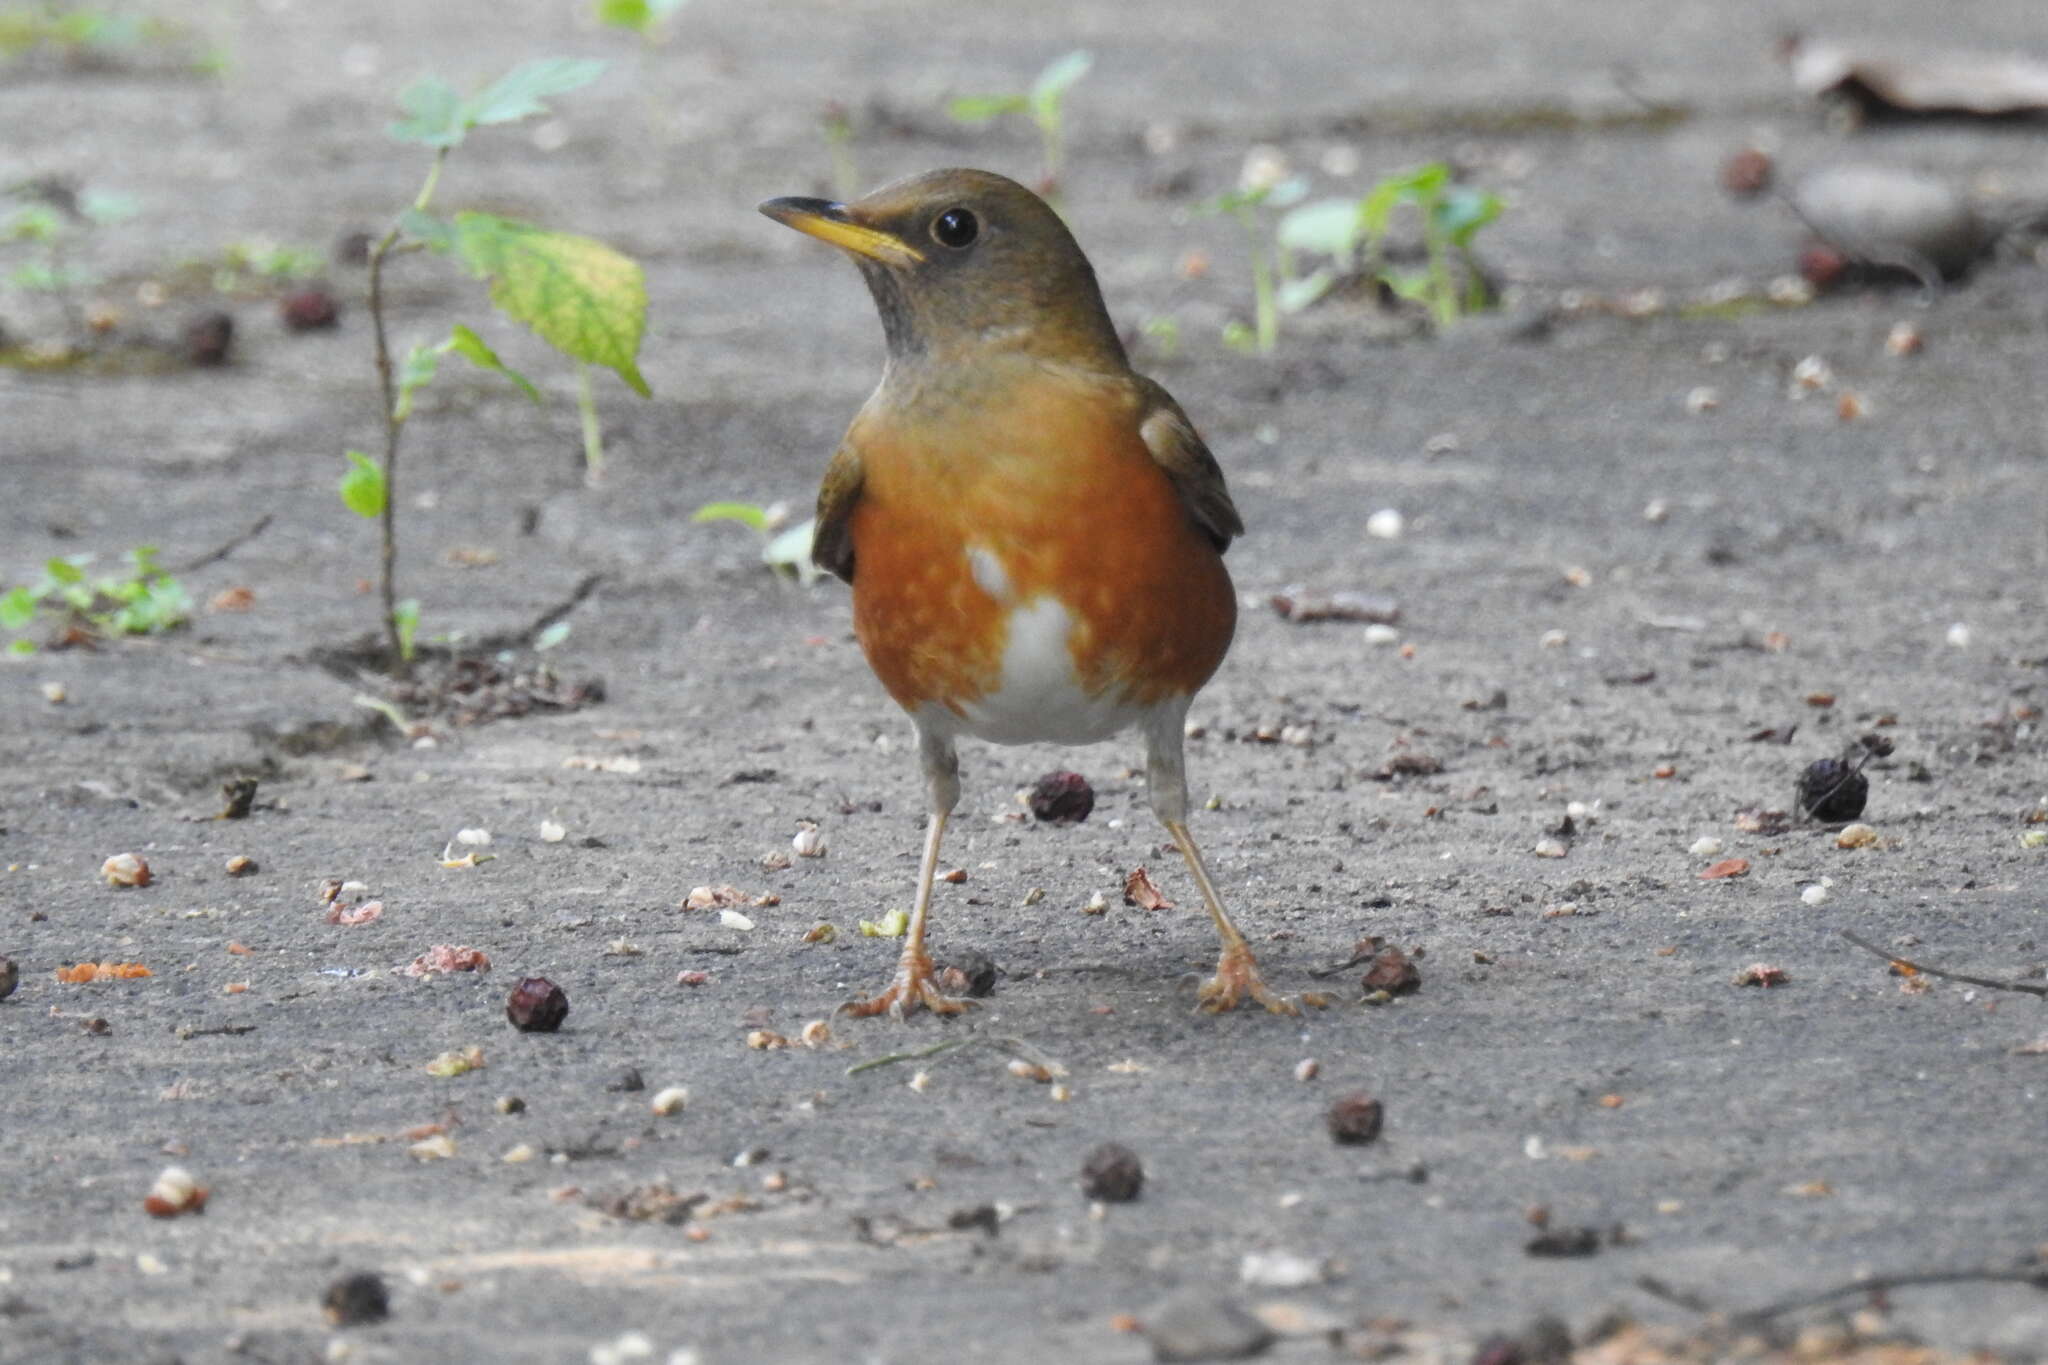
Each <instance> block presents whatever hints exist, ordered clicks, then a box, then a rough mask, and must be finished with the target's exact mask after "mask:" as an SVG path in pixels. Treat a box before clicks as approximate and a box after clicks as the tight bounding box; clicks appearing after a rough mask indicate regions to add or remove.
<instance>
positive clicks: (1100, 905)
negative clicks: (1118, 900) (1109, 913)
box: [1081, 891, 1109, 915]
mask: <svg viewBox="0 0 2048 1365" xmlns="http://www.w3.org/2000/svg"><path fill="white" fill-rule="evenodd" d="M1107 909H1109V898H1108V897H1107V896H1105V895H1103V894H1102V893H1101V892H1100V891H1097V892H1096V893H1095V894H1094V895H1092V896H1090V897H1089V898H1088V903H1087V904H1086V905H1084V906H1082V907H1081V913H1082V914H1084V915H1099V914H1101V913H1102V912H1103V911H1105V910H1107Z"/></svg>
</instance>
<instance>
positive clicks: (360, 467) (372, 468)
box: [341, 450, 384, 517]
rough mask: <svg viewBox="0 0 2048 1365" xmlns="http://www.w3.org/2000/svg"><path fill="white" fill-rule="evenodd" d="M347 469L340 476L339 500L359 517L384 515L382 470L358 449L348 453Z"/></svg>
mask: <svg viewBox="0 0 2048 1365" xmlns="http://www.w3.org/2000/svg"><path fill="white" fill-rule="evenodd" d="M348 462H349V471H348V473H346V474H344V475H342V476H341V500H342V502H343V503H344V504H345V505H346V506H347V507H348V510H349V511H351V512H353V513H355V514H356V515H357V516H359V517H380V516H383V515H384V471H383V470H381V469H379V468H377V464H376V462H375V461H374V460H372V459H371V458H370V457H369V456H367V455H365V454H363V452H362V451H360V450H351V451H350V452H349V453H348Z"/></svg>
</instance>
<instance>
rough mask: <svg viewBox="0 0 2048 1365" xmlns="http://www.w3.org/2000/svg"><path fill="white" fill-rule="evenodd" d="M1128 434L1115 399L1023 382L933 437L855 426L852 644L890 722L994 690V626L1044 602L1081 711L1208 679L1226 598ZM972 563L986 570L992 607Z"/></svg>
mask: <svg viewBox="0 0 2048 1365" xmlns="http://www.w3.org/2000/svg"><path fill="white" fill-rule="evenodd" d="M1138 416H1139V414H1138V412H1137V409H1136V401H1135V399H1134V397H1132V396H1131V395H1130V394H1128V393H1127V392H1125V391H1124V390H1122V389H1121V388H1117V389H1110V388H1107V387H1104V386H1102V385H1099V384H1082V383H1077V382H1076V381H1074V380H1073V379H1070V378H1065V377H1039V378H1037V379H1035V380H1034V381H1033V382H1029V383H1024V384H1017V385H1011V386H1008V387H1007V388H1006V390H1005V396H1004V398H1003V399H1002V400H1001V401H999V402H988V401H981V402H976V403H972V404H968V403H956V404H952V405H950V406H949V407H948V408H947V409H946V411H945V413H944V418H945V420H933V416H932V414H930V413H929V412H925V413H917V414H913V415H911V416H905V415H902V414H897V413H892V412H890V411H889V410H887V409H876V408H871V409H870V410H869V411H867V412H864V413H863V414H862V416H861V418H860V419H858V420H857V421H856V422H855V424H854V428H853V431H852V432H851V433H850V434H849V439H850V440H852V442H853V443H854V445H855V447H856V449H858V451H859V452H860V455H861V460H862V465H863V468H864V471H865V479H864V482H863V484H862V491H861V497H860V501H859V503H858V504H857V505H856V507H855V508H854V511H853V515H852V520H851V532H852V537H853V546H854V560H855V572H854V586H853V606H854V628H855V630H856V632H857V633H858V635H859V637H860V641H861V646H862V648H863V649H864V650H865V651H866V653H867V657H868V662H869V663H870V664H871V665H872V666H873V667H874V670H875V672H876V674H877V675H878V676H879V677H880V678H881V680H882V684H883V686H885V687H886V688H888V690H889V694H890V695H891V696H892V697H894V698H895V699H896V701H897V702H898V703H899V704H901V705H902V706H903V707H904V708H905V709H907V710H915V709H917V708H918V707H920V706H922V705H924V704H926V703H931V702H937V703H940V704H943V705H946V706H949V707H952V708H953V709H955V710H957V709H959V707H960V706H961V705H962V704H963V703H969V702H973V701H975V700H977V699H979V698H981V697H984V696H987V695H989V694H991V693H992V692H993V691H995V690H996V689H997V688H999V687H1000V685H1001V681H1002V676H1003V655H1004V649H1005V646H1006V644H1007V643H1008V621H1009V616H1010V613H1011V612H1012V611H1013V610H1015V609H1017V608H1018V607H1021V606H1026V605H1029V604H1030V603H1032V602H1035V601H1039V600H1041V599H1042V598H1043V597H1046V596H1050V597H1052V598H1054V599H1056V600H1057V601H1059V602H1060V603H1061V605H1062V606H1063V607H1064V608H1065V609H1066V612H1067V614H1068V615H1069V617H1070V618H1071V622H1072V624H1071V627H1070V629H1069V631H1068V646H1069V649H1070V651H1071V653H1072V656H1073V663H1074V669H1075V675H1076V678H1077V680H1078V682H1079V683H1080V685H1081V687H1082V688H1083V690H1084V691H1086V692H1088V693H1091V694H1098V693H1105V692H1107V693H1110V694H1112V695H1117V696H1120V697H1124V698H1127V699H1128V700H1130V701H1131V702H1134V703H1137V704H1140V705H1144V704H1149V703H1152V702H1155V701H1158V700H1161V699H1163V698H1165V697H1167V696H1169V695H1174V694H1187V693H1191V692H1193V691H1194V690H1195V689H1197V688H1199V687H1200V686H1201V685H1202V684H1203V683H1204V682H1206V681H1207V680H1208V679H1209V676H1210V675H1211V674H1212V673H1214V672H1215V671H1216V667H1217V665H1218V664H1219V663H1221V662H1222V660H1223V655H1224V652H1225V651H1226V650H1227V649H1228V648H1229V647H1230V637H1231V634H1232V631H1233V630H1234V629H1235V626H1236V619H1237V605H1236V594H1235V592H1234V590H1233V589H1232V587H1231V583H1230V575H1229V573H1228V572H1227V571H1226V570H1225V569H1224V567H1223V558H1222V556H1221V555H1219V554H1218V553H1217V552H1216V550H1215V548H1214V547H1213V546H1212V545H1210V544H1209V542H1208V540H1207V539H1206V538H1205V537H1204V536H1203V535H1202V534H1201V532H1200V531H1198V530H1197V529H1196V528H1195V526H1194V525H1193V523H1192V522H1191V521H1190V519H1189V517H1188V514H1187V512H1186V510H1185V508H1184V507H1183V506H1182V505H1181V502H1180V499H1179V496H1178V494H1177V493H1176V492H1175V491H1174V488H1173V485H1172V483H1171V482H1170V481H1169V480H1168V479H1167V477H1166V475H1165V473H1164V471H1162V470H1161V469H1160V467H1159V466H1158V464H1157V463H1156V462H1155V461H1154V460H1153V459H1152V456H1151V452H1150V451H1149V450H1147V449H1146V447H1145V443H1144V440H1143V439H1142V438H1141V437H1140V436H1139V434H1138V425H1137V422H1138ZM970 551H974V552H979V553H980V554H982V555H984V556H987V557H990V558H992V559H993V562H994V563H995V564H996V565H998V566H1000V574H999V575H996V577H998V578H999V579H1000V580H1002V581H1000V582H998V583H996V584H995V587H996V588H997V589H998V591H991V585H990V583H989V581H988V580H989V579H990V577H991V574H990V573H989V572H987V570H986V568H985V569H984V572H983V573H982V574H981V575H980V576H979V577H977V574H976V573H975V571H974V568H973V563H972V560H971V559H970ZM984 562H985V564H986V560H985V561H984Z"/></svg>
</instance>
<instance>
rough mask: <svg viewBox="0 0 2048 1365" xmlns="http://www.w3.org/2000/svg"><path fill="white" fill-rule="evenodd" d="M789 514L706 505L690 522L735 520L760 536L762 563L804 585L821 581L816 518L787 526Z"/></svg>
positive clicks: (768, 509)
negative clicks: (814, 557) (814, 551)
mask: <svg viewBox="0 0 2048 1365" xmlns="http://www.w3.org/2000/svg"><path fill="white" fill-rule="evenodd" d="M786 515H787V514H786V511H785V509H784V508H783V507H782V506H781V504H779V503H778V504H777V505H776V506H774V507H762V506H760V505H759V504H758V503H751V502H707V503H705V504H704V505H703V506H702V507H699V508H698V509H697V510H696V512H694V513H693V514H691V517H690V520H691V521H736V522H739V523H740V524H741V525H742V526H745V527H748V528H749V529H751V530H752V531H753V532H754V533H755V534H756V535H758V536H760V537H761V562H762V563H763V564H766V565H767V566H768V567H769V568H771V569H773V570H774V571H775V572H776V573H778V574H782V573H790V574H794V575H796V577H797V578H798V579H800V580H801V581H803V582H804V583H806V584H808V583H813V582H816V581H817V578H818V572H819V571H818V566H817V565H815V564H813V563H812V562H811V540H812V538H813V537H814V536H815V535H816V533H817V529H818V523H817V520H816V518H812V519H811V520H809V521H801V522H798V523H797V524H796V525H794V526H787V525H784V524H783V523H784V521H785V520H786Z"/></svg>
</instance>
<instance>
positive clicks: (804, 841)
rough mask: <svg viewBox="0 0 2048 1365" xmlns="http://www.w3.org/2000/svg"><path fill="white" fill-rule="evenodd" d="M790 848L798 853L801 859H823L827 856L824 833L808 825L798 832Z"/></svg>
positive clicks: (814, 826) (790, 843)
mask: <svg viewBox="0 0 2048 1365" xmlns="http://www.w3.org/2000/svg"><path fill="white" fill-rule="evenodd" d="M789 846H790V847H791V848H792V849H794V850H795V851H796V856H797V857H799V858H822V857H824V856H825V834H824V831H822V830H820V829H819V828H818V827H817V826H816V825H813V824H808V823H806V824H804V825H803V826H802V827H800V828H799V829H798V830H797V832H796V835H795V837H794V838H792V839H791V840H790V841H789Z"/></svg>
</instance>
